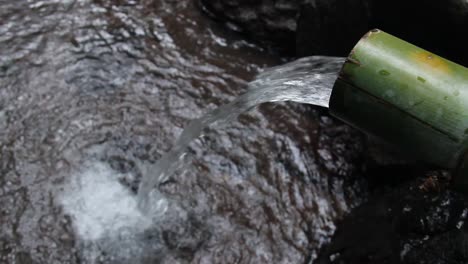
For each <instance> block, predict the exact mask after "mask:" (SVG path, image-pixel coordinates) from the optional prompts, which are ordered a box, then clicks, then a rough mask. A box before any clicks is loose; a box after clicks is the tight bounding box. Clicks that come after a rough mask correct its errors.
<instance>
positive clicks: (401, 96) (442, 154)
mask: <svg viewBox="0 0 468 264" xmlns="http://www.w3.org/2000/svg"><path fill="white" fill-rule="evenodd" d="M330 112H331V114H332V115H334V116H336V117H338V118H339V119H342V120H343V121H345V122H347V123H349V124H351V125H353V126H355V127H357V128H359V129H361V130H363V131H365V132H367V133H369V134H373V135H375V136H378V137H381V138H382V139H384V140H385V141H387V142H388V143H391V144H393V145H395V146H398V147H400V148H401V149H402V150H404V151H405V152H406V153H408V154H410V155H412V156H413V157H414V158H416V159H419V160H421V161H424V162H429V163H432V164H435V165H438V166H440V167H443V168H449V169H453V170H454V171H456V174H457V175H461V176H460V177H457V178H458V180H457V181H458V182H459V184H460V185H466V187H467V190H468V157H467V158H465V157H464V156H465V154H466V152H467V149H468V69H467V68H465V67H463V66H461V65H458V64H456V63H453V62H450V61H448V60H446V59H443V58H441V57H439V56H437V55H435V54H433V53H431V52H428V51H426V50H423V49H421V48H418V47H416V46H414V45H412V44H410V43H407V42H405V41H403V40H401V39H398V38H396V37H394V36H392V35H389V34H387V33H385V32H383V31H380V30H377V29H375V30H372V31H370V32H369V33H367V34H366V35H365V36H364V37H363V38H362V39H361V40H360V41H359V43H358V44H357V45H356V47H355V48H354V49H353V50H352V52H351V54H350V55H349V57H348V59H347V61H346V63H345V64H344V66H343V69H342V71H341V73H340V76H339V78H338V80H337V81H336V83H335V86H334V88H333V92H332V96H331V99H330ZM465 159H466V160H467V162H466V165H465V163H464V160H465ZM465 179H466V180H465ZM465 181H466V184H465Z"/></svg>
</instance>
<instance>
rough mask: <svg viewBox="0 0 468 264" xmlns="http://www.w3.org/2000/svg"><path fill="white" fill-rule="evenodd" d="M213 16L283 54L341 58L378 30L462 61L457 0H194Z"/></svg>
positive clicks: (465, 55) (464, 12)
mask: <svg viewBox="0 0 468 264" xmlns="http://www.w3.org/2000/svg"><path fill="white" fill-rule="evenodd" d="M200 2H201V3H202V6H204V7H205V10H206V11H208V12H209V13H210V14H211V15H212V16H213V17H216V18H217V19H218V20H221V21H223V22H225V23H227V24H229V25H231V28H235V29H236V30H238V31H242V32H244V33H246V34H247V35H248V36H249V37H250V38H251V39H254V40H257V41H260V42H263V43H266V44H267V46H273V47H277V48H278V49H279V50H280V51H282V52H286V53H287V54H295V55H297V56H299V57H302V56H308V55H318V54H319V55H333V56H346V55H347V54H348V53H349V51H350V50H351V49H352V48H353V46H354V45H355V44H356V42H357V41H358V40H359V39H360V38H361V37H362V36H363V35H364V33H366V32H367V31H368V30H370V29H372V28H380V29H382V30H384V31H387V32H389V33H391V34H393V35H396V36H398V37H400V38H402V39H405V40H407V41H409V42H411V43H414V44H416V45H418V46H421V47H423V48H425V49H427V50H430V51H432V52H434V53H437V54H439V55H441V56H444V57H447V58H448V59H450V60H453V61H456V62H458V63H461V64H465V65H466V64H467V63H468V49H466V48H465V47H466V46H467V44H468V40H465V38H463V37H460V36H461V35H463V32H465V31H466V28H468V4H467V2H466V1H463V0H449V1H438V0H429V1H426V0H416V1H410V2H408V1H404V0H396V1H377V0H341V1H339V0H331V1H330V0H294V1H280V0H276V1H275V0H268V1H260V0H256V1H242V0H214V1H209V0H200Z"/></svg>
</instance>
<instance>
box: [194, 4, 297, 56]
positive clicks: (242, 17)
mask: <svg viewBox="0 0 468 264" xmlns="http://www.w3.org/2000/svg"><path fill="white" fill-rule="evenodd" d="M200 1H201V3H202V5H203V6H204V7H205V10H206V11H208V12H210V13H211V14H212V15H213V16H214V17H216V18H218V19H220V20H221V21H223V22H226V23H227V24H228V25H229V26H230V27H231V28H234V29H236V30H239V31H242V32H244V33H246V34H247V35H248V36H249V37H250V38H252V39H254V40H256V41H260V42H263V43H266V44H270V45H271V44H273V46H275V47H277V48H278V49H279V50H280V51H282V52H284V53H289V54H294V53H295V51H294V47H295V39H296V37H295V36H296V29H297V19H298V16H299V10H300V6H301V4H302V2H304V0H289V1H288V0H267V1H261V0H249V1H246V0H200Z"/></svg>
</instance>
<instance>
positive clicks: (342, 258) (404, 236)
mask: <svg viewBox="0 0 468 264" xmlns="http://www.w3.org/2000/svg"><path fill="white" fill-rule="evenodd" d="M412 174H413V175H414V173H412ZM448 182H449V178H448V177H447V174H445V173H441V172H430V173H426V175H425V176H424V177H420V178H417V179H413V180H410V181H408V182H406V183H404V184H397V185H391V184H386V185H383V186H385V187H383V186H381V187H380V188H377V189H376V195H374V197H373V198H372V197H371V199H370V200H369V202H368V203H366V204H365V205H363V206H361V207H359V208H357V209H356V210H355V211H354V212H353V213H352V214H351V215H349V216H348V217H347V218H345V220H344V221H343V222H342V223H341V225H339V226H338V231H337V232H336V234H335V237H334V239H333V240H332V242H331V244H330V245H329V246H328V248H327V249H326V250H324V251H323V252H322V255H321V257H320V260H319V262H318V263H360V264H365V263H408V264H422V263H428V264H430V263H466V262H467V261H468V254H467V253H466V252H468V243H467V241H468V228H467V227H466V224H465V221H466V219H467V214H468V200H467V199H466V197H464V196H462V195H461V194H459V193H456V192H454V191H452V190H450V189H449V188H448Z"/></svg>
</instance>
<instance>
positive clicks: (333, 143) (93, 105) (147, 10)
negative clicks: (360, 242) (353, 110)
mask: <svg viewBox="0 0 468 264" xmlns="http://www.w3.org/2000/svg"><path fill="white" fill-rule="evenodd" d="M0 47H1V49H0V156H1V158H0V262H1V263H47V264H49V263H155V262H156V263H306V262H308V261H309V260H312V259H314V258H315V256H316V255H317V251H318V250H319V249H320V248H321V246H322V245H323V244H324V243H326V242H327V241H328V240H329V239H330V237H331V235H332V234H333V232H334V229H335V223H336V221H337V219H339V218H340V217H342V215H343V214H345V213H346V212H347V211H348V210H349V209H350V208H351V207H352V206H353V205H355V204H357V203H359V201H360V199H358V198H356V197H362V193H360V189H359V188H357V187H355V182H356V180H355V178H354V176H352V175H355V174H358V173H357V172H359V168H358V167H356V165H355V164H358V163H356V162H354V161H355V160H357V159H359V153H360V150H361V145H360V143H359V142H356V141H354V137H351V136H349V134H350V131H349V129H348V128H347V127H344V126H342V125H340V124H336V123H335V122H334V121H333V120H331V119H330V118H328V117H327V116H326V115H322V114H320V112H319V111H318V110H317V109H316V108H313V107H307V106H302V105H298V104H291V103H275V104H263V105H261V106H260V107H259V108H257V109H254V110H252V111H250V112H248V113H247V114H243V115H240V117H239V118H237V119H235V120H233V121H231V122H230V123H229V124H228V125H226V126H224V127H223V129H220V130H215V129H208V130H206V131H205V132H204V136H203V137H201V138H199V139H197V140H195V141H193V142H191V143H190V144H189V152H188V153H189V154H188V157H190V160H189V161H190V162H188V163H187V167H186V168H185V170H182V171H177V170H176V172H175V173H174V176H172V177H171V178H170V180H169V181H165V183H164V184H163V185H162V186H159V189H160V190H161V192H162V193H163V194H164V196H165V197H168V199H170V200H175V201H178V203H177V204H174V206H170V207H167V209H166V210H165V211H163V212H160V215H164V217H160V218H157V217H154V219H153V217H151V219H147V218H146V216H144V215H140V214H139V213H138V210H136V196H135V191H136V189H137V187H138V186H137V183H138V181H139V179H140V178H141V175H142V168H146V166H148V165H151V164H155V162H156V161H157V160H158V159H159V158H160V157H161V155H162V154H163V153H166V152H167V151H169V150H170V149H171V148H172V147H173V144H174V142H176V139H177V137H178V136H179V135H180V134H181V133H182V130H183V128H184V127H186V126H187V124H188V123H189V122H190V121H191V120H193V119H196V118H199V117H201V116H202V115H203V113H206V112H207V111H209V110H212V109H215V108H216V107H218V106H220V105H223V104H225V103H228V102H231V101H233V100H234V99H235V98H236V97H237V96H238V95H239V94H242V93H243V92H245V91H246V89H247V82H248V81H250V80H252V79H253V77H254V75H256V74H257V73H258V72H259V71H261V69H263V68H265V67H267V66H272V65H278V64H281V63H282V61H281V60H279V59H278V58H276V57H275V56H273V55H267V54H266V53H264V52H263V51H262V50H261V49H260V48H258V47H256V46H255V45H253V44H251V43H248V42H246V41H244V40H242V39H240V38H237V37H236V36H233V35H232V33H228V32H225V31H223V30H222V29H220V28H218V27H217V26H216V25H214V24H212V23H211V22H209V21H208V20H207V19H206V18H205V17H204V16H203V15H202V14H201V13H199V12H198V11H197V8H196V7H195V6H194V4H193V2H192V1H189V0H179V1H171V0H158V1H131V0H121V1H110V0H95V1H85V0H82V1H78V0H76V1H73V0H70V1H55V0H45V1H13V0H2V1H0ZM356 153H357V154H356ZM161 208H164V207H161ZM155 213H157V212H155ZM156 215H157V214H156ZM136 222H138V224H137V225H135V223H136ZM148 222H151V224H148Z"/></svg>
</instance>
